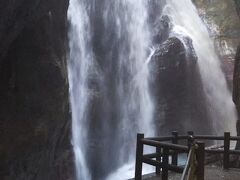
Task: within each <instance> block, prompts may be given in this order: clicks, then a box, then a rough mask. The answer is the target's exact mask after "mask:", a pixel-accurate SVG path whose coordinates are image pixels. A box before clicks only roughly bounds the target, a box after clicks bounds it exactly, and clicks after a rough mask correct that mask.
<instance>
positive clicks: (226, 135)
mask: <svg viewBox="0 0 240 180" xmlns="http://www.w3.org/2000/svg"><path fill="white" fill-rule="evenodd" d="M229 148H230V132H225V133H224V155H223V168H224V169H228V168H229Z"/></svg>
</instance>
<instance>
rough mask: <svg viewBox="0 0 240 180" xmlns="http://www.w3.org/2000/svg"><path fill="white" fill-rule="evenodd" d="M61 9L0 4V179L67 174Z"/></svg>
mask: <svg viewBox="0 0 240 180" xmlns="http://www.w3.org/2000/svg"><path fill="white" fill-rule="evenodd" d="M67 8H68V0H50V1H41V0H14V1H3V2H1V3H0V17H1V20H0V27H1V28H0V41H1V43H0V82H1V86H0V142H1V146H0V161H1V163H0V179H6V180H12V179H19V180H30V179H36V180H43V179H46V180H48V179H49V180H55V179H56V180H61V179H68V178H69V177H71V176H72V174H73V172H72V171H73V170H72V169H74V168H73V166H72V163H71V162H72V152H71V146H70V137H69V135H70V127H71V125H70V118H69V106H68V81H67V68H66V50H67V23H66V18H67Z"/></svg>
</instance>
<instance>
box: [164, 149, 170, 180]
mask: <svg viewBox="0 0 240 180" xmlns="http://www.w3.org/2000/svg"><path fill="white" fill-rule="evenodd" d="M168 155H169V149H168V148H166V147H164V148H163V159H162V164H163V167H162V180H168V167H167V166H168V160H169V158H168Z"/></svg>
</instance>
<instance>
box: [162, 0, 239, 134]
mask: <svg viewBox="0 0 240 180" xmlns="http://www.w3.org/2000/svg"><path fill="white" fill-rule="evenodd" d="M163 14H164V15H168V16H169V17H170V19H171V22H172V24H173V30H172V35H173V36H178V35H186V36H188V37H190V38H191V39H192V43H193V47H194V49H195V52H196V55H197V57H198V64H199V68H200V73H201V78H202V81H203V86H204V91H205V95H206V97H207V101H208V104H207V106H208V108H209V109H210V115H211V120H212V123H213V124H212V125H213V128H214V129H215V131H216V133H219V134H221V135H222V134H223V131H230V132H232V133H233V134H235V133H236V130H235V129H236V128H235V121H236V119H237V117H236V112H235V106H234V104H233V101H232V97H231V93H230V91H229V90H228V87H227V83H226V79H225V76H224V73H223V71H222V69H221V65H220V64H221V62H220V60H219V58H218V56H217V54H216V52H215V48H214V43H213V40H212V39H211V38H210V35H209V32H208V29H207V27H206V25H205V24H204V23H203V21H202V20H201V18H200V17H199V15H198V12H197V9H196V8H195V6H194V4H193V3H192V1H191V0H181V2H180V1H177V0H167V1H166V6H165V7H164V10H163Z"/></svg>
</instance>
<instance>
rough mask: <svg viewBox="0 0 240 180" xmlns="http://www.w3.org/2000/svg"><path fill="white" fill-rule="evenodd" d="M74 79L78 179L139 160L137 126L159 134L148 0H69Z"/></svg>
mask: <svg viewBox="0 0 240 180" xmlns="http://www.w3.org/2000/svg"><path fill="white" fill-rule="evenodd" d="M68 19H69V21H70V31H69V47H70V54H69V63H68V71H69V84H70V100H71V111H72V145H73V149H74V154H75V165H76V174H77V179H78V180H90V179H105V178H106V176H107V175H108V174H109V173H110V172H111V171H114V170H116V169H117V168H119V167H121V166H123V165H124V164H125V163H130V162H134V157H135V156H134V153H135V140H136V134H137V132H143V133H145V134H146V135H148V136H150V135H153V134H154V128H153V126H152V116H153V110H154V105H153V102H152V100H151V95H150V90H149V84H148V79H149V70H148V65H147V64H148V63H147V62H148V61H149V59H150V58H151V56H152V54H153V52H152V51H151V52H149V47H150V46H151V37H150V32H149V26H148V23H147V20H148V12H147V1H146V0H102V1H96V0H70V6H69V10H68Z"/></svg>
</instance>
